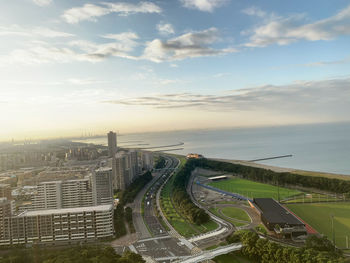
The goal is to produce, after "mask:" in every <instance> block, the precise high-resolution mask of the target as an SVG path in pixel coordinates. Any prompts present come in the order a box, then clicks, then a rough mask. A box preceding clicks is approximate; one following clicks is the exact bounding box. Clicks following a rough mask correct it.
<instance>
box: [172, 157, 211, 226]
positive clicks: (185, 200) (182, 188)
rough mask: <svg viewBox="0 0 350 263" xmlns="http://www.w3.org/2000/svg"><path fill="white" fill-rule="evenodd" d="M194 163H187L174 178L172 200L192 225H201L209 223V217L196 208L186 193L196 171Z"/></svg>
mask: <svg viewBox="0 0 350 263" xmlns="http://www.w3.org/2000/svg"><path fill="white" fill-rule="evenodd" d="M194 168H195V165H194V163H193V162H191V160H190V161H187V162H186V164H185V165H184V166H183V167H182V168H181V170H180V171H179V172H177V173H176V174H175V175H174V176H175V178H174V182H173V190H172V199H173V202H174V205H175V206H176V209H177V210H178V211H179V212H180V213H181V214H182V215H184V216H186V217H187V218H188V219H189V221H190V222H191V223H194V224H197V225H201V224H204V223H207V222H208V221H209V219H210V217H209V215H208V214H207V213H206V212H205V211H204V210H203V209H201V208H199V207H198V206H196V205H195V204H194V203H193V202H192V200H191V198H190V196H189V195H188V193H187V191H186V187H187V184H188V180H189V179H190V176H191V173H192V171H193V170H194Z"/></svg>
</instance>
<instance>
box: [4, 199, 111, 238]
mask: <svg viewBox="0 0 350 263" xmlns="http://www.w3.org/2000/svg"><path fill="white" fill-rule="evenodd" d="M3 222H4V224H3V231H2V232H1V233H3V234H2V235H1V236H0V245H17V244H34V243H41V244H43V243H46V244H47V243H51V244H52V243H53V244H55V243H59V242H65V243H68V242H82V241H83V242H84V241H88V240H94V239H98V238H105V237H110V236H112V235H113V233H114V227H113V206H112V205H111V204H110V205H101V206H92V207H77V208H66V209H53V210H38V211H27V212H24V213H22V214H20V215H18V216H13V217H5V218H4V220H3Z"/></svg>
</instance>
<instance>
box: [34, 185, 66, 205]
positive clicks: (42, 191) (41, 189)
mask: <svg viewBox="0 0 350 263" xmlns="http://www.w3.org/2000/svg"><path fill="white" fill-rule="evenodd" d="M59 208H62V181H52V182H42V183H40V184H39V185H38V188H37V193H36V195H34V196H33V198H32V209H33V210H39V209H59Z"/></svg>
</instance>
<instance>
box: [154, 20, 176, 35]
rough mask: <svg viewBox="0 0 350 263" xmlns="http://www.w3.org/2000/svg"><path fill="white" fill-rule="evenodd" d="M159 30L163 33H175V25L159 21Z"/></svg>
mask: <svg viewBox="0 0 350 263" xmlns="http://www.w3.org/2000/svg"><path fill="white" fill-rule="evenodd" d="M157 30H158V32H159V33H160V34H161V35H171V34H175V30H174V27H173V25H172V24H169V23H159V24H158V25H157Z"/></svg>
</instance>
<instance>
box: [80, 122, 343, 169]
mask: <svg viewBox="0 0 350 263" xmlns="http://www.w3.org/2000/svg"><path fill="white" fill-rule="evenodd" d="M81 141H84V142H91V143H98V144H104V145H106V143H107V136H106V137H101V138H94V139H86V140H81ZM179 143H183V145H182V146H173V147H169V148H168V149H175V148H183V149H181V150H176V151H170V152H174V153H178V154H187V153H190V152H191V153H192V152H193V153H200V154H203V155H204V156H205V157H214V158H224V159H237V160H254V159H260V158H266V157H272V156H280V155H288V154H292V155H293V157H288V158H281V159H273V160H267V161H260V162H259V163H262V164H268V165H273V166H280V167H286V168H295V169H303V170H310V171H321V172H330V173H339V174H347V175H350V123H337V124H313V125H294V126H280V127H263V128H230V129H219V130H190V131H172V132H157V133H144V134H126V135H120V136H118V144H119V145H120V146H128V147H134V148H137V147H152V146H164V145H175V144H179ZM162 149H166V148H162ZM152 150H159V149H152Z"/></svg>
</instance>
